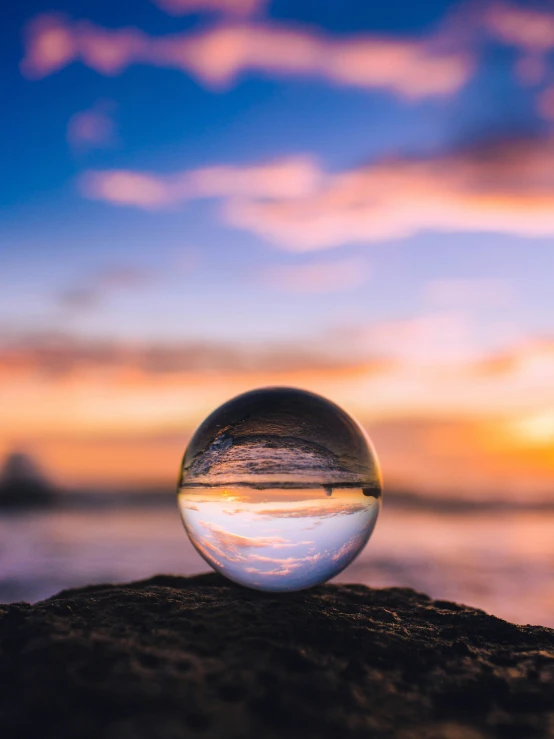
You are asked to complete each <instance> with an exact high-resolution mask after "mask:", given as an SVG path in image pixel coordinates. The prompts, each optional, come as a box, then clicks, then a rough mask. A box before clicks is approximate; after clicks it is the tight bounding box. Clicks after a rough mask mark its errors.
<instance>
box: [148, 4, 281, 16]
mask: <svg viewBox="0 0 554 739" xmlns="http://www.w3.org/2000/svg"><path fill="white" fill-rule="evenodd" d="M153 2H154V3H155V4H156V5H158V7H160V8H161V9H162V10H165V11H166V12H167V13H170V14H171V15H184V14H186V13H196V12H201V11H207V12H218V13H225V14H227V15H241V16H248V15H252V14H254V13H256V12H257V11H259V10H262V9H263V8H264V7H265V5H266V3H267V0H153Z"/></svg>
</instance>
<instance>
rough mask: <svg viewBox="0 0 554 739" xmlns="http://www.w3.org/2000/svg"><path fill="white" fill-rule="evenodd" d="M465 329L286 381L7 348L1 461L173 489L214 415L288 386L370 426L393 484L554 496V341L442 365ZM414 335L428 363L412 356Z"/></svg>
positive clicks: (287, 372) (0, 372)
mask: <svg viewBox="0 0 554 739" xmlns="http://www.w3.org/2000/svg"><path fill="white" fill-rule="evenodd" d="M452 330H453V324H451V323H449V322H448V321H446V322H444V323H443V324H441V323H440V322H439V323H438V324H437V325H436V327H435V335H432V336H430V337H428V338H427V339H424V338H423V336H422V333H421V327H420V326H413V325H412V326H411V328H409V327H408V328H406V326H404V327H403V328H402V331H401V332H400V333H401V334H402V341H401V343H402V347H403V350H402V351H403V354H402V353H400V354H398V355H397V356H396V357H392V356H391V355H389V358H388V360H386V361H385V359H382V360H381V361H377V360H375V361H371V362H369V361H368V362H365V363H359V364H354V363H352V364H350V365H349V364H344V363H343V364H341V365H336V366H332V365H329V366H325V365H322V366H319V367H318V366H317V364H316V362H315V360H314V364H313V366H312V367H311V368H310V367H309V366H305V365H304V362H305V359H304V358H303V359H302V363H301V364H300V363H298V365H297V366H295V361H297V360H296V359H295V356H294V355H292V354H291V356H290V357H289V358H288V359H287V358H286V357H283V358H282V360H283V362H282V364H283V367H282V369H276V370H273V371H272V370H271V368H270V367H267V366H265V367H264V366H263V362H261V365H262V366H261V367H260V368H259V369H252V370H251V371H248V370H244V369H242V370H241V369H229V370H225V369H224V368H223V367H218V368H212V369H211V370H209V371H205V370H188V371H160V370H159V369H156V370H153V369H152V368H150V369H145V368H144V367H141V366H139V364H140V363H139V362H138V361H137V357H136V355H131V354H125V352H122V353H121V354H120V356H119V357H117V358H116V359H115V360H113V361H111V362H108V363H106V362H103V363H98V362H96V361H94V360H93V359H91V358H90V357H89V358H88V359H87V358H83V357H78V356H70V358H69V359H68V356H67V355H64V356H65V361H66V366H64V367H60V366H57V367H56V369H55V370H54V366H55V365H56V362H55V361H53V360H52V357H50V363H51V365H52V366H48V365H47V363H46V362H45V360H44V357H42V358H41V359H40V360H39V359H37V357H36V356H34V355H33V354H32V353H30V352H29V351H25V350H22V349H19V350H18V351H15V350H12V351H11V353H10V352H6V351H5V352H4V354H3V355H2V357H1V358H0V379H1V380H2V387H3V390H2V407H3V421H4V423H3V431H2V435H1V436H0V451H1V452H2V453H4V454H6V453H8V452H9V451H10V450H13V449H21V450H23V451H26V452H28V453H30V454H32V455H33V457H35V458H36V459H37V461H39V463H40V464H41V465H42V467H43V468H44V469H45V471H46V472H47V473H48V474H49V475H50V476H51V477H52V478H53V479H54V480H55V481H56V482H58V483H59V484H61V485H64V486H69V487H107V488H118V487H125V488H133V487H134V488H137V489H140V488H147V487H150V486H169V485H172V484H174V482H175V480H176V477H177V472H178V468H179V463H180V459H181V456H182V454H183V452H184V448H185V445H186V443H187V441H188V439H189V438H190V435H191V433H192V431H193V430H194V428H195V427H196V426H197V425H198V424H199V423H200V422H201V421H202V420H203V419H204V417H205V416H206V415H207V414H208V413H210V412H211V411H212V410H213V409H215V408H216V407H217V406H218V405H220V404H221V403H223V402H225V401H226V400H228V399H229V398H231V397H233V396H234V395H237V394H239V393H241V392H245V391H247V390H250V389H252V388H254V387H264V386H269V385H288V386H295V387H302V388H305V389H308V390H311V391H313V392H317V393H320V394H322V395H324V396H325V397H328V398H330V399H332V400H333V401H335V402H337V403H339V404H340V405H342V406H343V407H344V408H345V409H346V410H348V411H349V412H350V413H352V414H353V415H354V416H355V417H356V418H358V419H359V420H360V422H361V423H362V424H363V425H364V426H365V427H366V429H367V430H368V431H369V433H370V435H371V438H372V439H373V441H374V443H375V445H376V449H377V453H378V455H379V457H380V460H381V463H382V467H383V472H384V477H385V484H386V485H387V484H388V485H389V486H394V487H402V488H404V489H408V490H413V491H417V492H427V493H433V494H437V495H463V496H470V497H474V496H477V497H478V496H482V495H485V496H487V497H490V496H508V497H511V498H519V499H529V498H542V497H554V455H553V454H552V443H553V439H554V413H551V412H549V411H548V410H544V408H547V409H548V403H550V402H551V401H552V400H554V389H553V387H552V382H551V378H552V376H553V372H554V345H551V344H550V343H548V342H535V343H529V344H527V345H521V346H517V347H514V348H513V351H512V352H511V353H508V354H503V355H498V356H488V357H480V356H473V357H472V358H469V355H467V356H457V357H451V356H450V354H449V353H447V355H441V353H440V352H439V353H435V356H434V358H432V359H429V357H433V351H434V348H433V347H435V348H436V347H437V346H443V344H442V343H441V332H446V333H450V332H451V331H452ZM437 331H438V335H437V334H436V332H437ZM372 332H373V334H374V335H376V334H377V333H379V331H378V327H376V326H373V328H372ZM410 332H412V333H414V337H413V339H414V341H417V342H419V348H418V351H420V350H423V355H422V358H420V359H418V358H416V357H414V356H413V353H412V351H411V350H410V348H409V347H410V340H411V339H410V336H411V333H410ZM423 341H427V342H428V345H427V346H426V347H425V346H423V345H422V344H421V342H423ZM74 351H75V350H74ZM425 357H428V358H427V359H426V358H425ZM287 365H288V366H287ZM551 407H552V406H551Z"/></svg>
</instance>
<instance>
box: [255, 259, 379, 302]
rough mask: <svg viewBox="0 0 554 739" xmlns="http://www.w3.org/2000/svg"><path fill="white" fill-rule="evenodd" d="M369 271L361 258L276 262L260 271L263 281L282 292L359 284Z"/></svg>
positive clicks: (328, 290)
mask: <svg viewBox="0 0 554 739" xmlns="http://www.w3.org/2000/svg"><path fill="white" fill-rule="evenodd" d="M368 275H369V269H368V265H367V262H365V261H363V260H362V259H355V258H351V259H343V260H342V261H336V260H335V261H333V262H317V263H313V264H299V265H284V266H276V267H273V268H271V269H269V270H267V271H266V272H265V273H264V276H265V280H266V282H267V283H268V284H269V285H270V286H272V287H275V288H277V289H278V290H283V291H285V292H293V293H301V294H304V295H305V294H306V293H332V292H342V291H344V290H349V289H353V288H355V287H359V286H360V285H363V284H364V283H365V282H366V281H367V279H368Z"/></svg>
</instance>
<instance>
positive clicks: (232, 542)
mask: <svg viewBox="0 0 554 739" xmlns="http://www.w3.org/2000/svg"><path fill="white" fill-rule="evenodd" d="M194 533H195V541H196V544H197V546H199V548H200V550H201V551H203V552H204V553H208V555H209V558H210V557H213V558H214V559H215V561H216V563H217V564H218V565H219V566H220V567H221V568H222V569H227V567H228V565H229V564H240V565H244V564H250V565H253V564H254V563H259V564H260V565H261V566H260V567H255V566H250V567H248V568H245V569H246V572H249V573H259V574H261V575H271V576H273V575H277V576H284V575H287V574H289V573H291V572H293V571H294V570H297V569H299V568H300V567H303V566H305V565H306V564H310V565H314V564H316V563H317V562H318V561H319V560H320V559H321V557H322V555H321V554H320V553H316V554H305V555H304V556H299V557H293V556H289V557H276V556H274V552H275V550H279V549H283V548H294V547H298V546H302V547H310V548H313V546H314V544H313V542H310V541H299V542H292V541H289V540H288V539H283V538H282V537H280V536H255V537H252V536H243V535H240V534H235V533H232V532H230V531H227V530H226V529H224V528H222V527H221V526H217V525H216V524H212V523H208V522H207V521H198V522H197V523H196V524H195V528H194ZM258 549H264V550H268V553H267V554H262V553H257V552H256V550H258ZM269 555H272V556H269ZM268 565H269V566H270V567H272V569H268Z"/></svg>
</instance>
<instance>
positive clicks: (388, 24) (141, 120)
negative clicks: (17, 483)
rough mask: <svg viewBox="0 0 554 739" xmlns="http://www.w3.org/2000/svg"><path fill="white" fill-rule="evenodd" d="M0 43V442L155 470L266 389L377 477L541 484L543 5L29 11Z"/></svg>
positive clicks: (72, 467) (548, 161) (545, 313)
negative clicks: (331, 407) (352, 427)
mask: <svg viewBox="0 0 554 739" xmlns="http://www.w3.org/2000/svg"><path fill="white" fill-rule="evenodd" d="M12 5H13V4H12ZM0 35H1V44H0V55H1V56H2V60H1V70H2V71H1V77H0V91H1V93H2V99H3V101H4V102H3V105H2V116H1V117H0V132H1V135H0V162H1V163H2V165H1V166H2V170H3V173H4V176H3V177H2V178H1V180H0V252H1V260H2V262H1V263H2V270H1V275H0V282H1V290H0V377H1V387H0V401H1V405H2V414H1V415H2V426H1V428H0V454H7V453H9V452H10V451H11V450H14V449H18V450H24V451H26V452H28V453H29V454H31V455H33V457H35V458H36V459H37V460H38V462H39V463H40V464H41V465H42V466H43V468H44V470H45V472H46V473H47V474H48V475H50V476H51V477H52V478H53V479H54V480H56V481H57V482H58V483H59V484H61V485H65V486H69V487H87V486H89V487H90V486H97V487H98V486H99V487H110V486H112V487H113V486H115V487H117V486H119V487H121V486H126V487H129V486H130V487H136V488H137V489H139V488H140V487H147V486H151V485H157V484H164V485H165V484H168V483H169V482H173V481H174V480H175V479H176V476H177V471H178V468H179V462H180V458H181V456H182V453H183V451H184V447H185V445H186V443H187V440H188V439H189V438H190V435H191V433H192V431H193V430H194V428H195V427H196V426H197V425H198V424H199V423H200V422H201V421H202V420H203V418H204V417H205V415H207V414H208V413H209V412H211V411H212V410H213V409H214V408H215V407H217V406H218V405H219V404H220V403H222V402H224V401H226V400H228V399H229V398H230V397H232V396H233V395H235V394H237V393H240V392H244V391H246V390H250V389H252V388H254V387H259V386H265V385H293V386H298V387H303V388H305V389H308V390H312V391H314V392H319V393H322V394H323V395H325V396H327V397H329V398H330V399H331V400H333V401H335V402H338V403H339V404H340V405H342V406H343V407H344V408H345V409H346V410H348V411H349V412H351V413H352V414H354V415H355V416H356V417H357V418H358V419H359V420H360V422H361V423H362V424H363V425H364V426H365V427H366V429H367V430H368V431H369V433H370V435H371V437H372V439H373V440H374V443H375V446H376V449H377V453H378V455H379V457H380V459H381V463H382V466H383V472H384V478H385V485H387V484H389V485H390V486H397V487H403V488H405V489H410V490H415V491H422V492H426V493H429V494H435V495H460V494H463V495H470V496H474V497H479V496H484V495H486V496H500V497H502V496H508V497H516V498H522V499H531V498H544V497H552V496H554V454H553V453H552V449H553V445H554V290H553V289H552V284H553V282H554V280H553V277H554V245H553V236H554V65H553V58H554V3H553V2H552V0H544V2H526V3H515V2H486V1H485V2H475V3H472V2H461V3H449V2H444V1H439V0H429V2H426V3H408V2H405V1H404V0H390V2H388V3H383V4H376V3H367V2H364V1H363V0H342V1H341V2H340V3H339V2H332V1H331V0H329V1H328V2H324V1H323V0H321V1H320V2H317V3H314V2H308V1H307V0H294V2H293V1H292V0H273V2H270V0H135V1H134V2H130V1H123V0H122V1H121V2H118V3H108V2H105V1H104V0H96V1H95V2H90V1H83V2H80V3H78V4H77V3H72V2H69V1H68V0H66V2H63V0H60V1H59V2H57V3H51V2H46V1H44V2H42V1H40V2H39V1H38V0H30V1H29V2H27V3H24V4H23V5H21V4H19V5H18V6H17V7H10V8H8V9H7V10H6V11H5V13H4V23H3V24H2V28H1V29H0Z"/></svg>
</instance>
